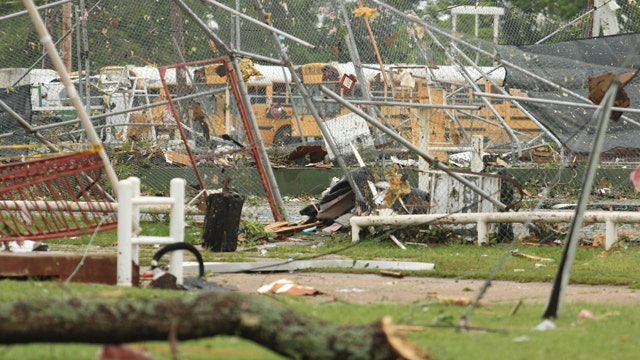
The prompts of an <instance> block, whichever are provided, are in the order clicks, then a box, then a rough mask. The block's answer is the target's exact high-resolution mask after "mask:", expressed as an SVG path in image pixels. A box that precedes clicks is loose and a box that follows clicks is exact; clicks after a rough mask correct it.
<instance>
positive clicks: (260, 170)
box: [158, 56, 284, 221]
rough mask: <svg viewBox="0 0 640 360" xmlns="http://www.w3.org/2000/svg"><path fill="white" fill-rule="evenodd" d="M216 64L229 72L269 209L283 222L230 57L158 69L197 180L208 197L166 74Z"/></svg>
mask: <svg viewBox="0 0 640 360" xmlns="http://www.w3.org/2000/svg"><path fill="white" fill-rule="evenodd" d="M216 62H222V63H223V64H224V67H225V69H226V70H227V79H228V80H229V86H230V87H231V90H232V91H233V96H234V98H235V99H236V102H237V104H238V111H239V112H240V118H241V119H242V125H243V126H244V130H245V133H246V134H247V138H248V140H249V142H250V144H251V146H250V148H251V153H252V154H253V158H254V160H255V162H256V167H257V169H258V174H259V175H260V181H261V182H262V186H263V187H264V191H265V194H266V195H267V200H268V201H269V207H270V209H271V213H272V214H273V218H274V219H275V220H276V221H283V220H284V217H283V216H282V214H281V213H280V209H279V208H278V206H277V205H276V203H275V198H274V195H273V189H272V188H271V184H270V183H269V181H268V179H267V175H266V174H265V171H264V163H263V161H262V157H261V156H260V153H259V151H258V149H257V148H256V146H255V145H256V144H257V140H256V138H257V136H256V134H255V133H254V131H253V127H252V126H251V123H250V122H249V114H248V112H247V106H246V104H245V103H244V100H243V98H242V96H241V95H240V90H239V85H238V81H237V78H236V72H235V69H234V67H233V66H232V65H231V59H230V58H229V57H228V56H221V57H217V58H213V59H208V60H198V61H191V62H184V63H180V64H173V65H167V66H162V67H159V68H158V71H159V72H160V79H161V80H162V86H163V88H164V91H165V93H166V94H167V100H168V101H169V107H170V108H171V112H172V113H173V117H174V118H175V119H176V123H177V126H178V130H179V131H180V137H181V138H182V141H183V142H184V145H185V149H186V150H187V155H188V156H189V161H190V162H191V166H192V167H193V170H194V173H195V175H196V178H197V179H198V184H199V185H200V187H201V188H202V189H203V190H204V193H205V196H206V195H207V190H206V187H205V185H204V181H203V180H202V176H201V175H200V171H199V170H198V167H197V166H196V159H195V158H194V156H193V154H192V152H191V148H190V147H189V143H188V142H187V138H186V135H185V132H184V129H183V127H182V122H181V121H180V118H179V116H178V113H177V112H176V109H175V107H174V105H173V101H172V100H171V96H170V94H171V93H170V92H169V86H168V85H167V83H166V81H165V74H166V71H167V69H175V68H178V67H187V66H197V65H203V64H210V63H216ZM240 76H242V75H240Z"/></svg>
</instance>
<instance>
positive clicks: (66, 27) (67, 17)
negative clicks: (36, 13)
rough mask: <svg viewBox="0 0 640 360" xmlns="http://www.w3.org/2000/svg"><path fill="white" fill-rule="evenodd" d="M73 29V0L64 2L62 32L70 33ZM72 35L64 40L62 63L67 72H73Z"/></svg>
mask: <svg viewBox="0 0 640 360" xmlns="http://www.w3.org/2000/svg"><path fill="white" fill-rule="evenodd" d="M70 30H71V2H66V3H64V4H62V34H63V36H64V34H66V33H68V32H69V31H70ZM71 42H72V38H71V36H67V37H65V38H64V40H62V44H61V46H62V49H61V53H62V63H63V64H64V67H65V69H66V70H67V72H71V59H72V56H71Z"/></svg>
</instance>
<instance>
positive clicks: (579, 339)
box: [0, 222, 640, 360]
mask: <svg viewBox="0 0 640 360" xmlns="http://www.w3.org/2000/svg"><path fill="white" fill-rule="evenodd" d="M147 226H150V228H149V229H148V231H146V232H145V235H146V234H155V235H161V234H163V233H166V232H168V225H167V224H165V223H163V222H159V223H156V224H154V225H148V224H147V225H144V229H145V230H147ZM185 233H186V234H187V237H188V239H189V241H191V242H194V243H197V242H198V241H199V238H200V234H201V232H200V229H199V228H198V225H195V224H194V225H190V226H189V227H187V229H186V232H185ZM296 237H302V236H296ZM91 238H92V237H91V236H85V237H79V238H77V239H60V240H57V241H51V242H49V244H50V247H51V248H52V249H53V250H55V249H56V248H64V249H66V250H67V251H69V250H70V251H83V250H84V248H85V247H86V245H87V244H88V243H89V241H92V246H100V247H112V246H113V242H114V241H115V232H105V233H100V234H97V235H96V236H95V237H94V238H93V239H92V240H91ZM258 244H259V243H258V242H248V243H240V247H239V249H238V251H236V252H233V253H212V252H209V251H203V256H204V258H205V260H206V261H251V260H254V259H260V258H261V257H260V256H259V255H258V252H257V250H256V249H255V246H256V245H258ZM510 250H511V248H510V247H509V245H508V244H492V245H488V246H482V247H478V246H476V245H471V244H461V243H459V242H454V243H450V244H441V243H439V244H428V245H427V246H417V245H408V250H406V251H405V250H402V249H400V248H398V247H397V246H396V245H395V244H394V243H393V242H391V241H390V240H388V239H386V238H384V237H380V238H368V239H364V240H362V241H361V242H359V243H357V244H353V243H352V242H351V240H350V237H349V236H347V235H346V234H334V235H326V234H321V233H317V234H313V235H308V237H307V238H306V241H305V242H303V243H301V244H293V243H282V244H280V245H279V246H278V247H275V248H269V249H268V254H267V255H266V257H268V258H276V259H283V260H284V259H286V258H287V257H288V256H293V257H294V258H295V259H304V258H318V259H325V258H331V257H336V256H341V257H348V258H353V259H386V260H401V261H420V262H430V263H434V264H435V270H434V271H425V272H403V273H404V274H405V275H415V276H430V277H445V278H456V279H484V278H486V277H487V276H489V275H490V274H492V273H493V272H494V271H495V270H496V269H497V273H496V277H495V279H496V280H511V281H517V282H550V281H551V280H552V279H553V277H554V276H555V275H556V272H557V262H558V260H559V259H560V256H561V254H562V251H563V248H562V247H560V246H531V245H528V246H527V245H520V246H519V247H518V250H519V251H520V252H522V253H526V254H530V255H536V256H540V257H544V258H551V259H553V260H554V261H550V262H536V261H534V260H531V259H527V258H523V257H514V256H512V255H510ZM153 252H154V250H153V249H143V251H142V253H141V262H142V263H143V264H144V262H145V261H148V260H149V259H150V258H151V255H152V253H153ZM639 262H640V246H637V245H635V244H633V243H622V244H620V246H618V247H617V248H616V249H615V250H612V251H604V250H602V249H595V248H587V247H584V248H583V247H581V248H579V249H578V251H577V254H576V258H575V261H574V264H573V267H572V271H571V283H582V284H615V285H624V286H628V287H631V288H638V287H640V285H639V284H640V273H639V272H638V271H637V264H638V263H639ZM499 264H500V266H498V265H499ZM536 264H543V265H544V266H536ZM331 271H351V272H369V273H376V272H377V271H376V270H357V271H356V270H345V269H340V270H338V269H333V270H331ZM69 294H74V295H79V296H87V297H91V296H95V297H96V298H99V297H105V296H127V297H135V298H141V299H144V298H149V297H158V296H183V293H179V292H172V291H159V290H150V289H121V288H116V287H110V286H100V285H87V284H75V283H73V284H69V285H65V284H60V283H55V282H37V281H10V280H4V281H0V301H3V302H8V301H15V300H17V299H29V298H38V297H62V296H69ZM255 296H259V295H255ZM277 300H278V301H281V302H284V303H285V304H286V305H287V306H289V307H291V308H292V309H295V310H299V311H302V312H304V313H306V314H309V315H312V316H316V317H319V318H321V319H325V320H328V321H333V322H339V323H344V324H362V323H368V322H373V321H376V320H378V319H380V318H381V317H382V316H385V315H390V316H392V317H393V319H394V321H395V322H396V323H401V324H412V325H419V326H423V329H422V330H420V331H415V332H410V333H408V337H409V339H410V340H411V341H412V342H414V343H416V344H417V345H418V346H420V347H421V348H422V349H425V350H427V351H428V352H429V353H430V354H431V355H432V356H433V357H434V358H435V359H474V360H482V359H548V358H567V359H612V358H616V359H634V358H637V354H638V353H639V352H640V344H638V342H637V341H635V339H634V337H635V334H638V333H639V331H640V307H638V306H636V305H618V304H611V305H607V304H596V305H594V304H589V305H586V304H573V303H572V304H564V305H563V308H562V311H561V317H560V319H558V320H557V321H555V323H556V325H557V326H558V328H557V329H554V330H550V331H537V330H534V329H533V328H534V327H535V326H536V325H537V324H539V323H540V322H541V321H542V319H541V314H542V313H543V308H544V305H542V304H530V303H527V302H525V303H524V304H523V305H522V306H521V307H520V308H519V310H518V311H517V312H516V313H515V315H510V313H511V311H512V308H513V304H494V305H492V306H488V307H479V308H476V309H475V310H474V311H473V313H472V315H471V326H473V327H476V328H477V329H475V330H470V331H459V330H457V329H456V325H457V324H458V320H459V319H460V316H461V315H463V314H465V313H466V311H467V308H466V307H461V306H455V305H443V304H438V303H435V302H433V301H432V300H430V299H429V298H424V299H423V300H420V301H418V302H415V303H411V304H350V303H346V302H340V301H328V302H319V301H317V300H316V299H315V298H299V297H287V296H278V297H277ZM582 309H588V310H590V311H591V312H592V313H593V314H595V316H596V318H595V319H579V318H578V313H579V312H580V310H582ZM212 311H215V309H213V310H212ZM292 341H295V339H292ZM135 345H136V346H140V347H144V348H145V349H147V350H148V351H149V352H150V353H151V354H152V355H153V356H154V357H155V358H156V359H171V352H170V349H169V347H168V344H167V342H148V343H140V344H135ZM98 349H99V346H96V345H85V344H31V345H15V346H0V358H2V359H7V360H11V359H87V358H92V357H93V356H94V355H95V353H96V352H97V351H98ZM179 352H180V357H179V358H180V359H211V358H224V359H280V358H281V357H279V356H278V355H277V354H274V353H272V352H271V351H269V350H267V349H265V348H262V347H260V346H258V345H255V344H253V343H251V342H248V341H245V340H242V339H239V338H235V337H226V336H224V337H222V336H221V337H215V338H207V339H200V340H197V341H184V342H181V343H180V345H179Z"/></svg>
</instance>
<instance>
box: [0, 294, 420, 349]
mask: <svg viewBox="0 0 640 360" xmlns="http://www.w3.org/2000/svg"><path fill="white" fill-rule="evenodd" d="M172 327H173V329H172ZM172 332H173V333H174V334H175V336H176V337H177V338H178V339H181V340H188V339H196V338H204V337H211V336H216V335H233V336H239V337H242V338H245V339H248V340H251V341H254V342H256V343H258V344H260V345H263V346H265V347H267V348H269V349H271V350H273V351H275V352H277V353H279V354H281V355H284V356H287V357H291V358H297V359H397V358H399V357H400V358H405V359H428V358H429V356H428V355H426V354H424V353H422V352H421V351H420V350H419V349H417V348H416V347H415V346H414V345H413V344H410V343H409V342H408V341H406V339H405V338H404V336H403V335H402V334H400V333H399V331H398V330H397V329H396V327H395V326H394V325H393V324H392V323H391V320H390V319H389V318H383V319H381V320H380V321H379V322H376V323H372V324H368V325H342V324H335V323H330V322H326V321H322V320H319V319H316V318H313V317H310V316H308V315H306V314H303V313H300V312H295V311H292V310H291V309H290V308H287V307H286V306H283V305H282V304H279V303H275V302H273V301H270V300H267V299H266V298H264V297H257V296H254V295H248V294H242V293H235V292H216V293H201V294H198V295H186V296H180V297H172V298H162V299H128V298H116V299H95V298H77V297H74V298H67V299H60V298H53V299H44V298H43V299H35V300H21V301H17V302H14V303H0V343H2V344H19V343H34V342H48V343H56V342H58V343H59V342H82V343H95V344H119V343H131V342H138V341H151V340H167V339H169V335H170V334H171V333H172Z"/></svg>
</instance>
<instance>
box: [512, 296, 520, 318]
mask: <svg viewBox="0 0 640 360" xmlns="http://www.w3.org/2000/svg"><path fill="white" fill-rule="evenodd" d="M520 306H522V299H518V302H517V303H516V304H515V305H514V306H513V309H511V313H510V315H511V316H513V315H515V314H516V313H517V312H518V310H519V309H520Z"/></svg>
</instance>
